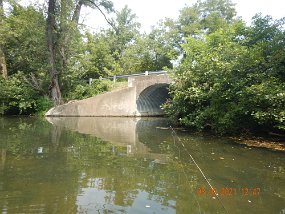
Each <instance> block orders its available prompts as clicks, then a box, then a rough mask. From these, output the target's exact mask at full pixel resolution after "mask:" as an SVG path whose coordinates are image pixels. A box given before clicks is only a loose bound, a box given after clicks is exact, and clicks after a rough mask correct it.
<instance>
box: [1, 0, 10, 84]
mask: <svg viewBox="0 0 285 214" xmlns="http://www.w3.org/2000/svg"><path fill="white" fill-rule="evenodd" d="M3 22H4V8H3V0H0V27H2V25H3ZM0 69H1V73H2V77H3V78H4V79H7V78H8V70H7V65H6V59H5V54H4V50H3V47H2V44H1V42H0Z"/></svg>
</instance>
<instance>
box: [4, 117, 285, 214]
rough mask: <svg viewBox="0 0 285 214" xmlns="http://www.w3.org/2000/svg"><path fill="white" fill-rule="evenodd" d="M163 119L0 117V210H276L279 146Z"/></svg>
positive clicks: (284, 183) (283, 192) (283, 159)
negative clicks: (200, 131)
mask: <svg viewBox="0 0 285 214" xmlns="http://www.w3.org/2000/svg"><path fill="white" fill-rule="evenodd" d="M168 125H169V124H168V122H167V121H166V120H164V119H141V120H140V119H134V118H49V122H48V121H46V120H44V119H36V118H0V157H1V158H0V213H203V214H204V213H253V214H254V213H266V214H268V213H277V214H281V213H282V214H283V213H285V179H284V178H285V155H284V153H281V152H272V151H269V150H266V149H257V148H249V147H246V146H242V145H237V144H235V143H234V142H232V141H230V140H227V139H222V138H211V137H201V136H197V135H196V136H195V135H191V133H188V132H185V131H183V130H176V133H177V136H174V137H173V135H172V132H171V130H170V129H167V127H168ZM178 137H179V139H180V140H179V139H178ZM182 143H183V144H184V145H185V148H184V147H183V145H182ZM189 154H190V155H192V156H193V157H194V159H195V160H196V162H197V163H198V165H199V166H200V168H201V169H202V170H203V172H204V173H205V175H206V177H207V178H208V179H209V181H210V183H211V184H212V186H213V187H214V188H216V191H217V192H218V194H219V199H218V198H217V196H216V195H215V194H214V192H213V191H212V190H211V189H210V188H209V186H208V184H207V183H206V181H205V180H204V178H203V177H202V175H201V173H200V172H199V170H198V169H197V167H196V166H195V165H194V163H193V161H191V158H190V155H189ZM223 206H224V207H225V208H223Z"/></svg>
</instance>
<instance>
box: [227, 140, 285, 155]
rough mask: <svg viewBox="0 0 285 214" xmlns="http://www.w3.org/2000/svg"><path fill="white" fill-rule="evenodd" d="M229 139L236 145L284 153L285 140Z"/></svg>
mask: <svg viewBox="0 0 285 214" xmlns="http://www.w3.org/2000/svg"><path fill="white" fill-rule="evenodd" d="M231 139H233V140H234V141H235V142H237V143H238V144H242V145H246V146H250V147H258V148H267V149H270V150H273V151H281V152H285V140H275V139H263V138H237V137H231Z"/></svg>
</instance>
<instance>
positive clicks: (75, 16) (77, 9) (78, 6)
mask: <svg viewBox="0 0 285 214" xmlns="http://www.w3.org/2000/svg"><path fill="white" fill-rule="evenodd" d="M82 5H83V1H81V0H79V1H78V2H77V4H76V6H75V10H74V13H73V16H72V21H73V22H74V23H75V25H76V27H77V25H78V22H79V17H80V12H81V7H82Z"/></svg>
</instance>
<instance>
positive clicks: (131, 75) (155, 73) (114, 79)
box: [89, 71, 167, 85]
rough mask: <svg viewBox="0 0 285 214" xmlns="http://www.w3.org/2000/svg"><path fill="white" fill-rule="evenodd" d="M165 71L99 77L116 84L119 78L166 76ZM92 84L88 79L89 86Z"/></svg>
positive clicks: (90, 79)
mask: <svg viewBox="0 0 285 214" xmlns="http://www.w3.org/2000/svg"><path fill="white" fill-rule="evenodd" d="M166 73H167V71H145V72H144V73H139V74H126V75H115V76H112V77H104V78H103V77H100V78H99V79H100V80H113V82H116V80H117V79H121V78H129V77H135V76H148V75H158V74H166ZM92 82H93V79H92V78H89V85H91V84H92Z"/></svg>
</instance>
